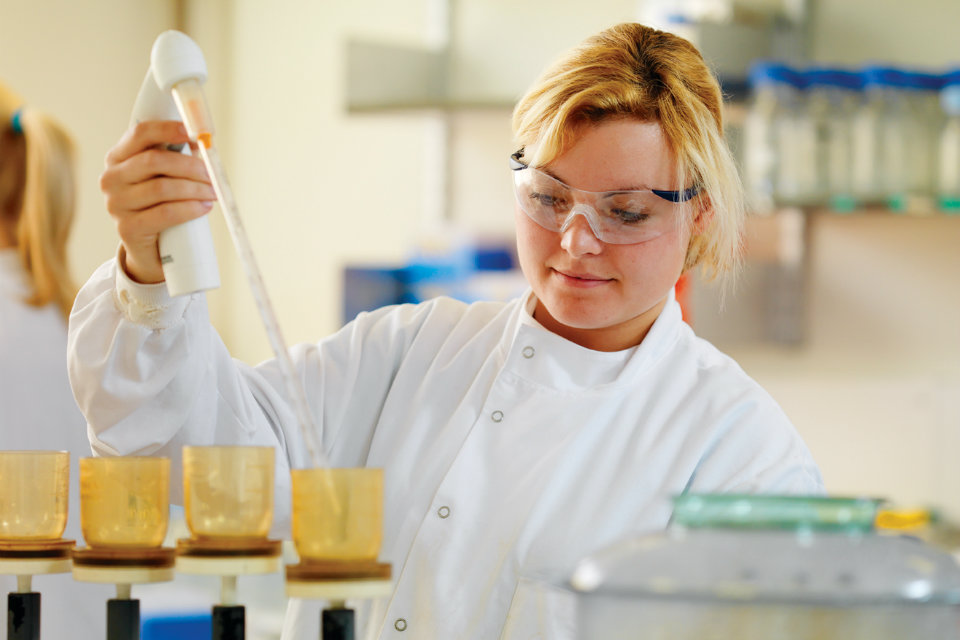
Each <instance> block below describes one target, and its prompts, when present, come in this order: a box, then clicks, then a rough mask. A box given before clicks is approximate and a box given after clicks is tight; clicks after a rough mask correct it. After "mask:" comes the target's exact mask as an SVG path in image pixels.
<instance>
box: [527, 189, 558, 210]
mask: <svg viewBox="0 0 960 640" xmlns="http://www.w3.org/2000/svg"><path fill="white" fill-rule="evenodd" d="M530 198H531V199H532V200H534V201H536V202H537V203H538V204H539V205H540V206H542V207H558V206H560V205H561V204H563V201H562V200H561V199H560V198H558V197H556V196H552V195H550V194H549V193H537V192H534V193H531V194H530Z"/></svg>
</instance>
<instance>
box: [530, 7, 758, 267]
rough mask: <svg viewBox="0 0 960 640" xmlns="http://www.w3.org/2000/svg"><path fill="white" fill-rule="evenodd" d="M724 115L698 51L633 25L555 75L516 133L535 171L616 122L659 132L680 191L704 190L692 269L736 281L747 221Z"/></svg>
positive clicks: (589, 47)
mask: <svg viewBox="0 0 960 640" xmlns="http://www.w3.org/2000/svg"><path fill="white" fill-rule="evenodd" d="M722 109H723V97H722V95H721V93H720V86H719V84H718V83H717V80H716V78H715V77H714V76H713V74H712V73H711V71H710V69H709V68H708V67H707V65H706V63H705V62H704V60H703V57H702V56H701V55H700V52H699V51H697V49H696V48H695V47H694V46H693V45H692V44H690V42H688V41H687V40H684V39H683V38H681V37H679V36H676V35H673V34H671V33H667V32H664V31H658V30H656V29H651V28H650V27H646V26H643V25H640V24H632V23H625V24H619V25H616V26H614V27H611V28H609V29H606V30H605V31H602V32H600V33H599V34H597V35H595V36H593V37H591V38H588V39H587V40H585V41H584V42H583V43H582V44H580V45H579V46H577V47H575V48H574V49H572V50H571V51H570V52H568V53H567V54H566V55H565V56H563V57H562V58H561V59H560V60H558V61H557V62H555V63H554V64H553V65H552V66H551V67H549V68H548V69H547V70H546V71H545V72H544V74H543V75H542V76H541V77H540V79H539V80H538V81H537V82H536V83H535V84H534V85H533V87H531V89H530V90H529V91H528V92H527V94H526V95H525V96H523V97H522V98H521V99H520V101H519V102H518V103H517V106H516V108H515V109H514V112H513V131H514V137H515V139H516V142H517V144H518V145H519V146H521V147H535V148H534V149H533V151H534V154H533V157H532V158H530V159H529V160H530V164H531V165H532V166H544V165H546V164H548V163H550V162H551V161H553V160H554V159H555V158H557V157H559V156H560V155H562V154H563V153H564V152H565V151H566V150H567V149H569V148H570V147H571V146H573V144H574V143H575V142H576V139H577V137H578V133H579V131H580V129H581V127H583V126H584V125H589V124H597V123H599V122H602V121H604V120H607V119H612V118H636V119H637V120H640V121H645V122H657V123H659V124H660V127H661V128H662V130H663V133H664V135H665V137H666V139H667V141H668V143H669V144H670V146H671V148H672V151H673V153H674V154H675V157H676V161H677V175H678V176H679V177H680V188H681V189H683V188H686V187H687V186H689V184H690V183H691V182H692V184H695V185H697V186H698V187H699V194H698V196H697V198H695V199H694V202H695V203H696V204H697V207H698V209H699V211H700V213H702V214H703V215H704V216H705V217H704V218H703V220H702V221H701V224H699V225H697V227H696V228H695V229H694V230H693V233H692V236H691V239H690V244H689V246H688V247H687V255H686V260H685V263H684V270H687V269H690V268H693V267H694V266H697V265H700V267H701V268H702V269H703V271H704V272H705V274H706V276H707V277H708V278H710V279H713V278H715V277H717V276H729V275H732V274H734V273H735V272H736V270H737V267H738V266H739V263H740V256H741V245H742V240H741V236H742V231H743V222H744V215H745V214H744V196H743V188H742V186H741V183H740V178H739V176H738V174H737V170H736V164H735V162H734V160H733V156H732V154H731V153H730V149H729V147H728V146H727V143H726V141H725V140H724V138H723V111H722ZM688 181H690V182H688ZM688 215H690V214H688ZM692 217H693V216H690V218H689V220H692ZM689 220H688V221H689Z"/></svg>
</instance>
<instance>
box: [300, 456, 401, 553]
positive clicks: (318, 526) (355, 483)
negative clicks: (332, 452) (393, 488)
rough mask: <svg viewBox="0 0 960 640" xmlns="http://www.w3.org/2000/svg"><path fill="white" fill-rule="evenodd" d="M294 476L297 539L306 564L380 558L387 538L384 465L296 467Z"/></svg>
mask: <svg viewBox="0 0 960 640" xmlns="http://www.w3.org/2000/svg"><path fill="white" fill-rule="evenodd" d="M290 478H291V482H292V485H293V514H292V517H293V543H294V545H295V546H296V548H297V553H299V554H300V561H301V562H310V561H311V560H313V561H316V560H323V561H331V560H333V561H360V560H376V558H377V556H378V555H379V553H380V545H381V543H382V541H383V469H326V468H316V469H293V470H292V471H291V472H290ZM333 499H336V501H337V503H338V504H336V505H334V504H333V503H332V500H333Z"/></svg>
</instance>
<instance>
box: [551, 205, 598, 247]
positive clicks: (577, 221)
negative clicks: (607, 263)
mask: <svg viewBox="0 0 960 640" xmlns="http://www.w3.org/2000/svg"><path fill="white" fill-rule="evenodd" d="M578 208H579V207H575V208H574V210H573V211H572V212H570V217H569V218H568V219H567V221H566V222H565V223H564V225H563V228H562V229H561V230H560V246H561V247H562V248H563V250H564V251H566V252H567V253H569V254H570V255H572V256H581V255H587V254H596V253H600V252H601V251H603V242H602V241H601V240H600V239H599V238H598V237H597V236H596V235H595V234H594V233H593V229H591V228H590V221H589V220H588V218H587V213H586V212H583V211H578V210H577V209H578Z"/></svg>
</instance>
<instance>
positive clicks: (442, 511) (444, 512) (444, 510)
mask: <svg viewBox="0 0 960 640" xmlns="http://www.w3.org/2000/svg"><path fill="white" fill-rule="evenodd" d="M437 515H438V516H440V517H441V518H444V519H446V518H449V517H450V507H440V508H439V509H437Z"/></svg>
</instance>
